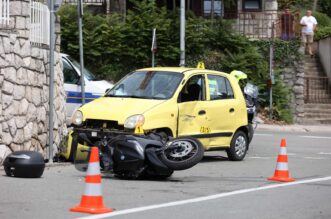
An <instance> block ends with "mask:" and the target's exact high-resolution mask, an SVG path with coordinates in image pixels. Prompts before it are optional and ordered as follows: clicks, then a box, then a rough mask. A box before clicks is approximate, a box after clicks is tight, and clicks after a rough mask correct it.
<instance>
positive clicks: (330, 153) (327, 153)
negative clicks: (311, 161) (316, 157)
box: [318, 152, 331, 155]
mask: <svg viewBox="0 0 331 219" xmlns="http://www.w3.org/2000/svg"><path fill="white" fill-rule="evenodd" d="M318 154H321V155H331V152H319V153H318Z"/></svg>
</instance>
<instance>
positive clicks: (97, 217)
mask: <svg viewBox="0 0 331 219" xmlns="http://www.w3.org/2000/svg"><path fill="white" fill-rule="evenodd" d="M327 180H331V176H327V177H322V178H315V179H307V180H300V181H296V182H289V183H279V184H272V185H268V186H262V187H256V188H250V189H241V190H237V191H232V192H225V193H219V194H215V195H209V196H203V197H199V198H193V199H187V200H182V201H175V202H168V203H163V204H157V205H150V206H144V207H138V208H131V209H126V210H120V211H114V212H111V213H106V214H99V215H92V216H88V217H81V218H78V219H100V218H108V217H113V216H118V215H125V214H132V213H137V212H142V211H148V210H153V209H158V208H167V207H172V206H178V205H186V204H191V203H197V202H203V201H210V200H213V199H219V198H223V197H228V196H233V195H239V194H245V193H250V192H256V191H262V190H269V189H275V188H280V187H287V186H294V185H300V184H307V183H315V182H321V181H327Z"/></svg>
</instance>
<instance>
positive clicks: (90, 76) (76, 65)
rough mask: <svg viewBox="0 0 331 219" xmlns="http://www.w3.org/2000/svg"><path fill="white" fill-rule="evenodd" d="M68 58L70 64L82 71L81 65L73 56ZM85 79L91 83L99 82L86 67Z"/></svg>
mask: <svg viewBox="0 0 331 219" xmlns="http://www.w3.org/2000/svg"><path fill="white" fill-rule="evenodd" d="M67 58H68V59H69V60H70V62H71V63H72V64H73V65H74V66H75V67H76V68H77V69H79V71H80V68H81V67H80V64H79V62H77V61H76V60H75V59H73V58H72V57H71V56H67ZM83 73H84V77H85V78H86V79H87V80H89V81H97V80H98V79H97V78H96V77H95V75H93V74H92V73H91V72H90V71H89V70H87V69H86V68H85V67H84V68H83Z"/></svg>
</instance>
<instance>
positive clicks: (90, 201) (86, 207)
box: [70, 147, 113, 214]
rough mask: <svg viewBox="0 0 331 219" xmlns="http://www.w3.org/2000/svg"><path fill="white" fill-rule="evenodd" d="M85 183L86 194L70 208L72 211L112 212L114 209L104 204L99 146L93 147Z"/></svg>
mask: <svg viewBox="0 0 331 219" xmlns="http://www.w3.org/2000/svg"><path fill="white" fill-rule="evenodd" d="M85 183H86V186H85V192H84V195H82V199H81V201H80V204H79V205H77V206H76V207H73V208H70V211H74V212H83V213H90V214H102V213H106V212H112V211H113V209H111V208H106V207H105V206H104V205H103V197H102V191H101V174H100V163H99V150H98V148H97V147H92V151H91V156H90V160H89V164H88V167H87V174H86V177H85Z"/></svg>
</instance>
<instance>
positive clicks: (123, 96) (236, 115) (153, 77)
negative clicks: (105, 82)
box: [63, 67, 253, 160]
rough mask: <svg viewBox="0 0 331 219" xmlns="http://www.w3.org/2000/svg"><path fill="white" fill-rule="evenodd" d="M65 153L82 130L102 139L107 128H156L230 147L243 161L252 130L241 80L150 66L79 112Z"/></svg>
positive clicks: (212, 145) (213, 145) (234, 156)
mask: <svg viewBox="0 0 331 219" xmlns="http://www.w3.org/2000/svg"><path fill="white" fill-rule="evenodd" d="M72 124H73V126H74V129H73V131H72V132H71V133H70V134H69V138H68V144H67V146H66V148H65V150H64V152H63V155H64V157H65V158H67V159H70V158H72V157H73V154H75V152H76V150H77V147H82V145H80V144H79V143H78V141H77V133H76V132H79V131H82V130H84V132H85V133H87V134H88V137H89V138H94V139H95V140H96V141H97V140H98V139H99V138H102V133H104V132H116V131H120V132H125V133H134V132H135V130H136V131H137V127H139V128H140V130H142V132H144V133H149V132H156V133H158V134H160V135H162V136H163V137H164V138H167V137H170V136H172V137H180V136H191V137H194V138H197V139H199V140H200V141H201V143H202V144H203V145H204V148H205V150H226V152H227V154H228V157H229V159H230V160H242V159H243V158H244V157H245V155H246V152H247V149H248V146H249V142H250V139H251V138H252V135H253V134H252V131H251V130H252V129H250V128H249V124H248V121H247V111H246V105H245V99H244V96H243V93H242V91H241V89H240V86H239V84H238V81H237V80H236V78H235V77H234V76H232V75H229V74H227V73H223V72H218V71H212V70H205V69H197V68H170V67H158V68H145V69H140V70H137V71H134V72H132V73H130V74H128V75H127V76H125V77H124V78H123V79H122V80H120V81H119V82H118V83H117V84H116V85H115V86H114V87H113V88H112V89H111V90H109V91H108V92H106V94H105V95H104V96H103V97H100V98H98V99H96V100H94V101H92V102H90V103H87V104H85V105H84V106H82V107H81V108H80V109H79V110H77V111H76V112H75V113H74V115H73V118H72Z"/></svg>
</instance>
